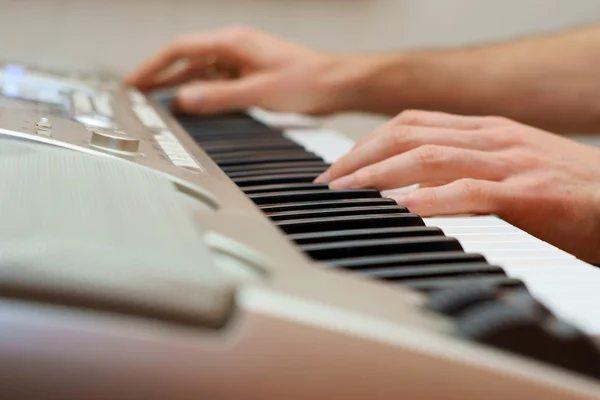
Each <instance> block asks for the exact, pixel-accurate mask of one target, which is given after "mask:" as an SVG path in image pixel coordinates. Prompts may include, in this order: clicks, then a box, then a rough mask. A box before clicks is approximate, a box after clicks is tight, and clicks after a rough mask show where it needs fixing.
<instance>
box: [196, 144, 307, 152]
mask: <svg viewBox="0 0 600 400" xmlns="http://www.w3.org/2000/svg"><path fill="white" fill-rule="evenodd" d="M202 149H203V150H204V151H205V152H207V153H209V154H218V153H229V152H232V151H249V150H258V151H265V150H283V151H285V150H303V147H301V146H299V145H297V144H295V143H277V142H275V143H236V144H233V143H232V144H216V145H215V144H206V145H203V146H202Z"/></svg>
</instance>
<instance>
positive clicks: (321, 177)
mask: <svg viewBox="0 0 600 400" xmlns="http://www.w3.org/2000/svg"><path fill="white" fill-rule="evenodd" d="M327 182H329V171H325V172H323V173H322V174H321V175H319V176H317V177H316V178H315V180H314V183H327Z"/></svg>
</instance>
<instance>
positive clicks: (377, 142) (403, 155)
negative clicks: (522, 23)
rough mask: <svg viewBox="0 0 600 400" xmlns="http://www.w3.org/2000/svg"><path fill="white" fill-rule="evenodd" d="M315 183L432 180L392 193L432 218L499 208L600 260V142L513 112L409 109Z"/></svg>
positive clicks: (395, 184)
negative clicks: (580, 139) (511, 116)
mask: <svg viewBox="0 0 600 400" xmlns="http://www.w3.org/2000/svg"><path fill="white" fill-rule="evenodd" d="M316 181H317V182H330V187H332V188H334V189H341V188H377V189H379V190H387V189H395V188H399V187H404V186H408V185H413V184H425V186H426V187H421V188H418V189H416V190H414V191H411V192H409V193H404V194H397V195H392V196H391V197H393V198H394V199H395V200H396V201H397V202H398V203H400V204H403V205H405V206H407V207H408V208H409V209H410V210H411V211H412V212H415V213H417V214H420V215H422V216H424V217H426V216H434V215H448V214H466V213H467V214H493V215H498V216H499V217H500V218H502V219H504V220H506V221H507V222H509V223H511V224H513V225H515V226H517V227H519V228H521V229H523V230H525V231H526V232H529V233H530V234H532V235H534V236H537V237H538V238H540V239H542V240H545V241H547V242H548V243H551V244H553V245H555V246H557V247H559V248H561V249H563V250H565V251H567V252H569V253H571V254H573V255H575V256H577V257H579V258H581V259H583V260H586V261H588V262H592V263H598V262H600V149H597V148H594V147H591V146H586V145H583V144H581V143H577V142H575V141H571V140H569V139H566V138H563V137H560V136H557V135H553V134H551V133H548V132H545V131H542V130H539V129H535V128H532V127H530V126H526V125H522V124H519V123H516V122H513V121H511V120H507V119H504V118H499V117H465V116H457V115H451V114H444V113H436V112H421V111H407V112H403V113H401V114H400V115H399V116H397V117H396V118H394V119H392V120H391V121H390V122H388V123H387V124H385V125H383V126H382V127H381V128H379V129H377V130H375V131H374V132H373V133H371V134H370V135H368V136H367V137H365V138H363V139H362V140H360V141H359V142H358V143H357V144H356V146H355V147H354V148H353V149H352V150H351V151H350V152H349V153H348V154H346V155H345V156H344V157H342V158H341V159H340V160H339V161H337V162H336V163H334V164H333V165H332V166H331V167H330V168H329V170H328V171H326V172H325V173H324V174H323V175H321V176H320V177H319V178H317V180H316Z"/></svg>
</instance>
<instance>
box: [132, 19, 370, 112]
mask: <svg viewBox="0 0 600 400" xmlns="http://www.w3.org/2000/svg"><path fill="white" fill-rule="evenodd" d="M371 62H372V61H371V60H370V59H369V58H368V57H364V56H362V57H360V56H349V55H346V56H334V55H333V54H328V53H325V52H320V51H317V50H313V49H310V48H307V47H304V46H300V45H297V44H293V43H289V42H286V41H283V40H281V39H278V38H275V37H273V36H269V35H266V34H265V33H262V32H259V31H256V30H253V29H250V28H245V27H233V28H227V29H222V30H218V31H215V32H209V33H197V34H190V35H185V36H181V37H178V38H176V39H174V40H173V41H172V42H171V43H170V44H168V45H167V46H166V47H165V48H163V49H162V50H161V51H159V52H158V53H157V54H156V55H154V56H153V57H151V58H150V59H149V60H147V61H146V62H144V63H142V64H141V65H140V66H139V67H138V68H137V69H135V71H133V72H132V73H131V74H130V75H129V76H128V77H127V78H126V81H125V83H126V84H128V85H132V86H136V87H138V88H139V89H140V90H144V91H150V90H154V89H159V88H168V87H173V86H178V85H183V86H182V88H181V89H180V90H179V93H178V95H177V96H176V98H175V105H176V106H177V108H179V109H181V110H183V111H186V112H194V113H214V112H222V111H229V110H236V109H244V108H248V107H252V106H258V107H262V108H265V109H269V110H272V111H291V112H298V113H303V114H311V115H326V114H331V113H333V112H336V111H340V110H343V109H346V108H349V107H351V101H352V91H351V90H348V89H350V87H351V86H352V84H353V82H354V81H355V80H356V79H357V78H358V76H359V75H360V74H361V73H362V72H361V71H362V69H361V68H363V67H364V66H366V65H368V64H369V63H371ZM194 80H198V81H196V82H192V81H194Z"/></svg>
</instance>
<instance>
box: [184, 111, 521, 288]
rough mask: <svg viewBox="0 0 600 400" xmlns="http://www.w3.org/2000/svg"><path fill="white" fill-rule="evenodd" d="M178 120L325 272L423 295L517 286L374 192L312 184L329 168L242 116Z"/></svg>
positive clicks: (273, 131)
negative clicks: (468, 286)
mask: <svg viewBox="0 0 600 400" xmlns="http://www.w3.org/2000/svg"><path fill="white" fill-rule="evenodd" d="M178 119H179V121H180V123H181V124H182V126H183V127H184V128H185V129H187V131H188V132H189V133H190V135H191V136H192V137H193V138H194V139H195V140H196V142H197V143H198V144H199V145H200V146H201V147H202V148H203V149H204V151H205V152H206V153H207V154H209V156H210V157H211V158H212V159H213V161H214V162H215V163H216V164H217V165H218V166H219V167H220V168H221V169H222V170H223V172H224V173H225V174H227V175H228V176H229V177H230V179H232V181H233V182H234V183H235V184H236V185H237V186H238V187H239V188H240V190H242V191H243V192H244V193H245V194H246V195H247V196H248V198H249V199H251V200H252V201H253V202H254V203H255V205H256V206H257V208H259V209H260V210H262V212H263V213H264V214H265V215H266V217H268V218H269V219H270V220H271V221H272V223H273V224H274V225H275V226H277V227H278V228H279V229H280V230H281V231H282V232H283V233H284V234H286V235H287V236H288V239H290V240H291V241H293V242H294V243H295V244H296V245H297V246H298V248H299V250H300V251H303V252H304V253H305V254H307V255H308V256H309V257H311V258H313V259H315V260H319V261H321V262H322V264H320V265H324V266H325V268H343V269H347V270H352V271H355V272H356V273H360V274H362V275H365V276H368V277H370V278H373V279H379V280H382V281H388V282H390V284H402V285H408V286H409V287H412V288H415V289H416V290H422V291H432V290H436V289H440V288H445V287H452V285H456V284H461V283H465V282H467V283H468V282H486V283H489V284H491V285H497V286H505V287H513V286H514V287H516V286H519V285H522V283H521V282H520V281H518V280H515V279H510V278H508V277H507V276H506V274H505V273H504V271H503V270H502V269H501V268H499V267H496V266H492V265H490V264H489V263H488V262H487V260H486V259H485V257H483V256H482V255H480V254H473V253H466V252H465V251H464V250H463V248H462V246H461V244H460V243H459V241H458V240H456V239H455V238H452V237H448V236H446V235H445V234H444V232H443V231H442V230H441V229H439V228H437V227H428V226H425V222H424V221H423V219H422V218H421V217H420V216H418V215H415V214H411V213H410V212H409V210H407V209H406V208H405V207H402V206H399V205H398V204H396V202H395V201H394V200H393V199H389V198H382V196H381V194H380V193H379V192H378V191H377V190H375V189H366V190H364V189H355V190H330V189H329V187H328V185H326V184H315V183H313V182H314V179H315V178H316V177H317V176H318V175H319V174H320V173H322V172H323V171H325V170H326V169H327V168H329V164H327V163H325V162H324V161H323V160H322V159H321V158H320V157H318V156H317V155H315V154H313V153H311V152H309V151H307V150H306V149H305V148H304V147H302V146H301V145H299V144H297V143H296V142H294V141H292V140H290V139H288V138H287V137H285V136H284V135H283V132H282V131H280V130H278V129H273V128H271V127H268V126H266V125H264V124H263V123H261V122H259V121H256V120H254V119H253V118H251V117H249V116H248V115H247V114H245V113H243V112H234V113H227V114H219V115H210V116H204V115H203V116H190V115H181V116H178Z"/></svg>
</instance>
